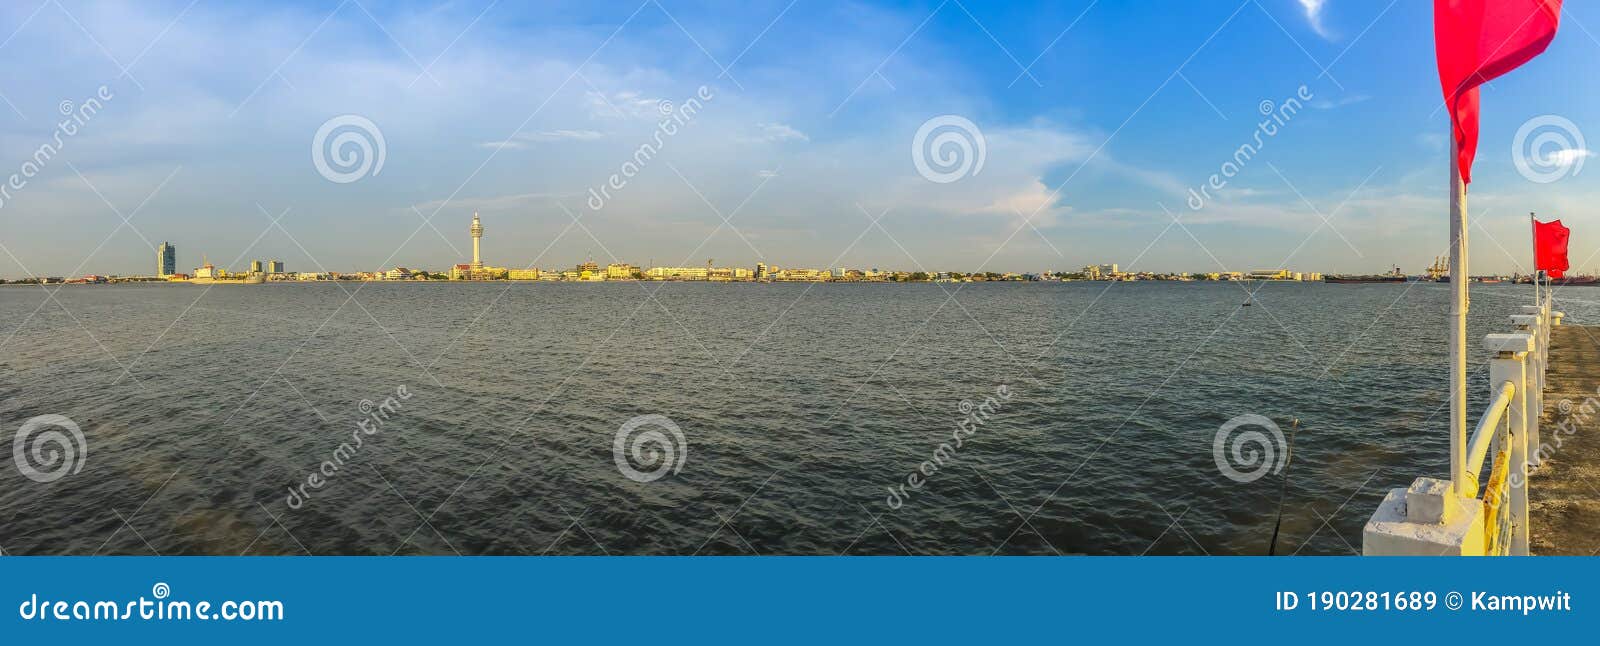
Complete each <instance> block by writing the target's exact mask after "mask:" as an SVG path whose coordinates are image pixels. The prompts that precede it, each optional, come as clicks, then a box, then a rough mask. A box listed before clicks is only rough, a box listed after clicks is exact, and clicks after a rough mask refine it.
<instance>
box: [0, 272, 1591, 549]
mask: <svg viewBox="0 0 1600 646" xmlns="http://www.w3.org/2000/svg"><path fill="white" fill-rule="evenodd" d="M358 288H359V291H358ZM352 294H353V295H354V296H353V298H352ZM1473 294H1474V302H1473V307H1474V309H1473V313H1472V321H1471V324H1472V335H1473V338H1474V339H1476V338H1478V337H1479V336H1480V335H1482V334H1484V333H1488V332H1492V331H1508V327H1509V326H1508V324H1507V323H1506V322H1505V318H1504V316H1505V315H1506V314H1509V313H1512V312H1513V310H1515V309H1516V306H1518V305H1521V304H1523V303H1525V302H1529V300H1530V297H1529V288H1526V287H1521V288H1519V287H1515V286H1509V285H1506V286H1475V287H1474V288H1473ZM651 295H653V298H652V297H651ZM57 296H58V298H59V300H60V305H59V306H58V305H57V304H56V303H55V302H52V301H46V300H45V292H44V291H43V290H41V289H40V288H38V287H25V286H10V287H4V288H0V333H5V334H11V331H12V330H16V332H15V333H14V334H13V335H12V336H10V337H9V340H6V341H5V345H4V346H3V347H0V411H3V416H0V426H3V431H4V436H3V437H4V439H5V440H8V441H9V440H10V439H11V438H12V435H13V433H14V432H15V430H16V429H17V428H18V427H20V426H21V425H22V424H23V422H24V421H26V420H28V419H29V418H31V417H33V416H36V415H43V414H61V415H65V416H67V417H69V418H71V419H72V420H74V421H75V422H76V423H78V425H79V426H80V427H81V428H82V430H83V433H84V435H85V438H86V443H87V447H88V449H87V453H86V455H85V459H84V460H82V462H81V471H79V472H77V473H70V474H66V475H64V476H63V477H61V478H60V479H58V480H55V481H53V482H49V483H38V482H34V481H33V480H31V479H28V478H25V477H24V476H23V475H21V473H20V472H19V470H18V469H17V468H16V467H15V466H14V465H11V464H7V465H6V466H5V468H3V469H0V485H3V486H0V549H3V550H5V552H6V553H8V554H58V553H65V554H92V553H96V552H98V553H113V554H149V553H151V552H152V551H155V552H158V553H161V554H239V553H252V554H301V553H306V552H310V553H313V554H319V555H320V554H391V553H400V554H417V553H426V554H453V553H457V552H459V553H462V554H544V553H550V554H589V553H593V554H600V553H610V554H691V553H696V552H698V553H710V554H738V553H750V552H759V553H762V554H838V553H841V552H848V553H850V554H901V553H906V552H910V553H914V554H989V553H991V552H995V551H998V552H999V553H1002V554H1053V553H1056V552H1060V553H1088V554H1141V553H1146V552H1148V553H1151V554H1189V553H1196V554H1198V553H1209V554H1258V553H1264V552H1265V550H1266V543H1267V540H1268V537H1269V536H1270V533H1271V530H1272V522H1273V515H1274V511H1275V509H1276V501H1277V496H1278V489H1279V486H1280V482H1281V480H1280V479H1279V478H1278V477H1276V476H1271V475H1269V476H1266V477H1264V478H1262V479H1259V480H1256V481H1253V482H1248V483H1240V482H1235V481H1234V480H1231V479H1229V478H1226V477H1224V476H1223V475H1222V474H1221V473H1220V472H1219V469H1218V466H1217V464H1216V463H1215V459H1214V457H1213V451H1212V446H1213V439H1214V438H1215V436H1216V433H1217V429H1218V428H1219V427H1220V426H1221V425H1223V424H1224V423H1225V422H1227V421H1228V420H1230V419H1232V418H1234V417H1235V416H1238V415H1241V414H1247V413H1253V414H1259V415H1264V416H1267V417H1269V418H1271V419H1273V420H1275V421H1276V422H1278V423H1279V424H1280V425H1282V427H1283V428H1284V430H1285V431H1287V430H1288V428H1289V420H1291V419H1292V418H1299V419H1300V420H1301V424H1302V426H1301V429H1300V431H1299V435H1298V439H1297V440H1296V443H1295V447H1294V462H1293V464H1292V466H1291V468H1290V469H1289V473H1290V481H1289V489H1288V501H1287V504H1286V507H1285V521H1284V534H1283V538H1282V539H1281V540H1282V548H1281V549H1282V551H1285V552H1293V551H1297V550H1298V551H1300V552H1301V553H1309V554H1348V553H1350V552H1351V547H1350V546H1354V547H1355V548H1359V547H1360V534H1361V526H1362V525H1363V523H1364V522H1365V521H1366V518H1367V516H1368V515H1369V514H1370V513H1371V510H1372V509H1373V507H1374V506H1375V505H1376V504H1377V502H1378V501H1379V500H1380V499H1381V497H1382V495H1383V492H1384V491H1385V490H1386V489H1388V488H1390V487H1396V486H1404V485H1405V484H1407V483H1409V482H1410V480H1411V479H1412V478H1414V477H1416V476H1418V475H1424V474H1433V475H1438V474H1441V473H1442V472H1443V471H1444V470H1445V460H1446V453H1447V449H1446V446H1447V443H1446V442H1445V436H1444V429H1445V425H1446V420H1447V417H1448V413H1447V411H1446V410H1445V409H1443V408H1441V405H1442V404H1443V403H1444V401H1445V400H1444V396H1445V391H1446V386H1447V384H1446V381H1445V379H1446V372H1445V354H1444V352H1445V345H1444V333H1445V327H1444V324H1443V323H1444V316H1445V312H1446V305H1447V300H1448V290H1447V288H1446V286H1443V285H1435V284H1417V285H1410V286H1407V285H1323V284H1268V285H1266V286H1264V287H1263V288H1262V289H1261V290H1260V292H1259V293H1258V294H1257V296H1256V306H1252V307H1241V303H1243V302H1244V301H1245V297H1244V292H1243V291H1242V288H1241V286H1240V285H1236V284H1163V283H1119V284H1114V285H1110V284H1106V283H1074V284H968V285H964V286H956V285H949V286H940V285H848V284H817V285H805V284H788V285H755V284H715V285H714V284H692V283H672V284H632V283H613V284H530V283H515V284H383V283H373V284H367V285H365V286H362V285H359V284H269V285H260V286H216V287H214V288H211V289H207V288H205V287H201V286H187V285H150V286H69V287H66V288H64V289H61V290H60V292H59V293H58V295H57ZM1560 296H1562V297H1572V298H1561V299H1560V302H1559V303H1558V306H1559V307H1560V308H1561V309H1564V310H1565V311H1566V312H1568V315H1569V318H1568V320H1569V321H1572V322H1584V321H1592V320H1594V318H1595V317H1594V314H1593V313H1596V312H1600V310H1596V309H1595V303H1594V302H1593V301H1592V300H1589V301H1587V302H1586V300H1585V299H1592V297H1591V296H1589V293H1588V292H1584V291H1583V290H1582V289H1581V288H1572V289H1570V290H1569V291H1568V292H1566V293H1562V294H1560ZM1595 296H1600V292H1596V293H1595ZM19 326H20V327H19ZM1471 345H1472V347H1473V356H1472V364H1471V369H1472V370H1473V375H1474V378H1473V389H1472V391H1471V392H1472V397H1473V398H1474V402H1473V406H1474V408H1473V410H1474V411H1476V410H1478V409H1480V408H1481V406H1482V400H1483V398H1484V397H1483V395H1484V391H1485V389H1486V384H1485V379H1484V374H1483V373H1482V372H1481V371H1478V368H1480V367H1482V366H1483V365H1484V361H1485V359H1486V353H1484V352H1483V351H1481V350H1479V349H1478V343H1476V342H1473V343H1472V344H1471ZM1001 385H1005V386H1007V388H1008V389H1009V392H1010V393H1011V398H1010V399H1009V400H1008V401H1005V402H1002V403H1001V404H1000V406H999V407H998V410H997V411H996V413H995V414H994V415H993V416H992V417H991V418H990V419H989V420H988V421H987V422H986V423H985V424H983V425H982V426H981V427H979V428H978V429H977V431H976V433H975V434H974V435H972V436H971V437H969V438H967V439H966V440H965V441H964V443H963V444H962V446H961V447H960V448H959V449H956V450H955V457H954V458H953V459H950V460H946V462H945V465H944V467H943V468H942V469H939V470H938V471H937V472H935V473H932V474H931V475H930V476H928V477H926V478H925V479H922V480H919V482H923V484H922V486H921V488H920V489H914V488H911V487H908V488H907V489H906V495H905V496H904V498H903V499H902V500H901V502H902V503H903V504H901V506H900V507H899V508H898V509H892V508H891V507H890V506H889V501H888V498H889V497H890V496H889V489H888V487H889V486H891V485H899V484H903V483H905V482H906V479H907V476H908V475H909V474H911V473H912V472H913V470H916V469H918V465H919V464H920V463H922V462H923V461H925V460H931V459H932V458H933V454H934V452H935V450H936V449H937V448H938V445H939V444H940V443H941V442H946V443H948V442H949V441H950V439H949V438H950V436H951V432H952V431H954V430H955V429H956V428H957V427H956V425H957V423H958V422H959V421H961V420H962V419H964V418H965V416H964V415H963V414H962V410H961V409H962V405H961V402H962V401H963V400H966V401H970V402H981V401H982V400H983V398H984V397H986V396H990V395H992V394H993V393H994V392H995V391H996V388H997V387H999V386H1001ZM400 386H404V387H405V388H406V391H407V393H408V394H409V395H410V398H409V399H405V400H404V401H400V402H399V404H400V408H399V409H398V410H396V411H394V412H393V413H392V414H391V415H390V417H389V419H388V421H386V422H385V423H384V424H383V425H382V427H381V428H378V429H376V432H375V433H372V434H370V435H367V434H363V435H362V438H363V442H362V444H361V446H360V447H359V448H356V449H355V450H354V451H348V450H347V451H346V454H345V455H344V456H343V457H342V458H340V460H341V461H342V462H343V465H342V466H340V467H338V469H337V470H336V471H332V472H331V473H332V475H330V476H327V477H326V478H324V479H323V481H322V483H321V485H322V486H321V487H320V488H313V487H306V488H305V491H306V493H307V494H308V497H309V500H306V501H304V503H303V504H301V505H300V508H299V509H293V508H291V507H290V505H289V504H288V501H287V500H286V499H287V498H288V495H289V488H290V487H291V486H298V485H302V484H304V483H306V481H307V477H308V476H310V475H311V474H313V473H315V472H317V471H318V469H319V464H321V463H322V462H323V461H325V460H330V461H331V460H334V459H335V457H334V452H335V450H336V449H338V448H339V446H340V444H341V443H348V442H350V441H351V437H352V433H353V432H357V431H358V427H357V424H358V423H359V422H361V421H362V420H363V419H367V418H368V417H369V416H368V414H367V413H364V412H363V406H362V404H361V402H362V400H368V401H369V402H382V401H383V400H384V398H385V397H387V396H390V395H393V394H394V393H395V391H396V389H397V388H398V387H400ZM649 414H657V415H665V416H666V417H668V418H670V419H671V420H673V421H674V422H675V423H676V424H677V426H678V427H679V428H680V429H682V432H683V434H684V436H685V439H686V444H687V446H686V451H685V453H684V455H685V456H686V459H685V461H684V463H683V465H682V468H681V470H680V471H678V472H677V473H675V474H669V475H666V476H665V477H663V478H661V479H659V480H655V481H653V482H647V483H639V482H635V481H633V480H629V479H627V478H625V477H624V476H623V475H622V473H621V471H620V470H619V468H618V466H617V464H616V463H615V461H614V456H613V440H614V438H615V436H616V434H617V431H618V428H619V427H621V426H622V425H623V424H624V423H626V422H628V421H629V420H630V419H633V418H635V417H636V416H640V415H649ZM1474 415H1475V413H1474ZM920 477H921V476H920V475H919V478H920ZM1035 510H1037V511H1036V513H1035ZM1024 517H1028V521H1027V522H1026V523H1024ZM1323 518H1328V519H1330V520H1329V522H1328V524H1327V526H1326V527H1323V526H1322V525H1323ZM124 519H126V522H124ZM1347 542H1348V545H1349V546H1347Z"/></svg>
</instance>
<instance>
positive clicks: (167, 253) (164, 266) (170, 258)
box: [156, 242, 178, 278]
mask: <svg viewBox="0 0 1600 646" xmlns="http://www.w3.org/2000/svg"><path fill="white" fill-rule="evenodd" d="M176 273H178V248H177V247H174V246H172V243H169V242H162V243H161V246H159V247H156V275H157V276H160V277H162V278H166V277H168V276H171V275H173V274H176Z"/></svg>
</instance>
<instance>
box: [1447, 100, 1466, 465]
mask: <svg viewBox="0 0 1600 646" xmlns="http://www.w3.org/2000/svg"><path fill="white" fill-rule="evenodd" d="M1450 144H1451V145H1450V151H1451V154H1450V491H1451V493H1452V494H1459V493H1460V492H1461V491H1462V484H1463V483H1465V482H1466V465H1467V455H1466V444H1467V185H1466V183H1464V182H1462V181H1461V169H1460V168H1459V167H1458V164H1459V162H1458V161H1457V160H1458V157H1459V156H1458V155H1457V154H1455V151H1456V147H1455V131H1454V127H1452V129H1451V140H1450Z"/></svg>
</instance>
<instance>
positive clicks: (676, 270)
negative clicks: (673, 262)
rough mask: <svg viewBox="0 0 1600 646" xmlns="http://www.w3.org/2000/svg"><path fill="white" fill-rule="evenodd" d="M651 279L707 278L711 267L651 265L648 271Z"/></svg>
mask: <svg viewBox="0 0 1600 646" xmlns="http://www.w3.org/2000/svg"><path fill="white" fill-rule="evenodd" d="M646 274H647V275H648V276H650V280H707V279H708V278H710V269H709V268H707V267H651V268H650V271H648V272H646Z"/></svg>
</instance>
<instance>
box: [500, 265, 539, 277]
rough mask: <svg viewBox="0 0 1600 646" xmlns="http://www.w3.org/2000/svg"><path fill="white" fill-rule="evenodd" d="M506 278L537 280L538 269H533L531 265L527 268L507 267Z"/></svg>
mask: <svg viewBox="0 0 1600 646" xmlns="http://www.w3.org/2000/svg"><path fill="white" fill-rule="evenodd" d="M506 279H507V280H539V270H537V269H533V268H531V267H530V268H528V269H507V270H506Z"/></svg>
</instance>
